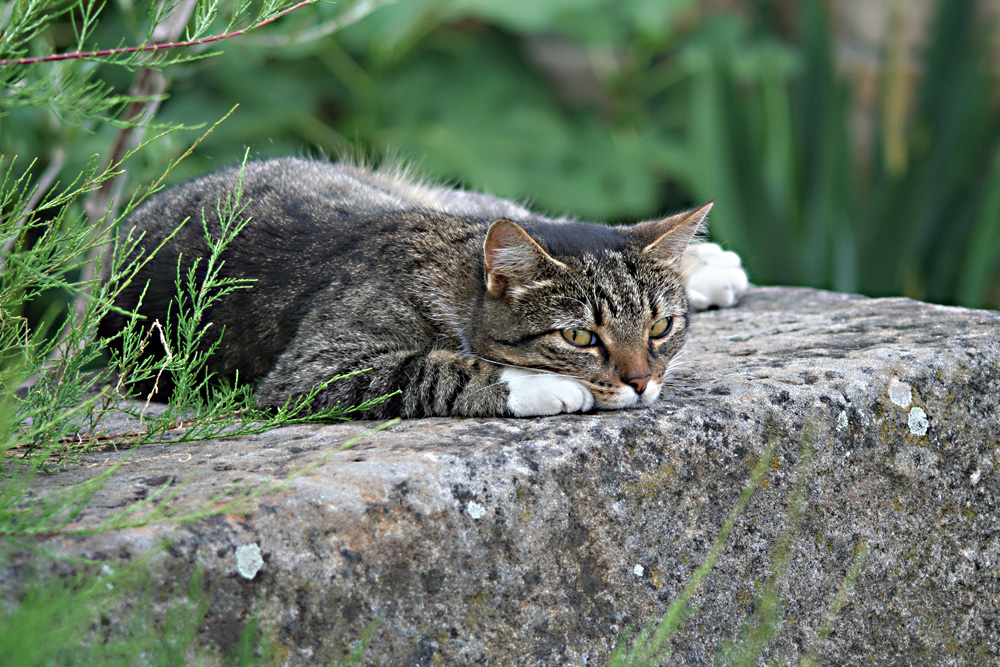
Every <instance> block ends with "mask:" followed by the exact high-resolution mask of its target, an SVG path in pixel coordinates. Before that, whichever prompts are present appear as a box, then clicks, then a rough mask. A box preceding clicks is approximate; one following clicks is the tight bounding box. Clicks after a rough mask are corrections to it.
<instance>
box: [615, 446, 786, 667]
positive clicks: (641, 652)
mask: <svg viewBox="0 0 1000 667" xmlns="http://www.w3.org/2000/svg"><path fill="white" fill-rule="evenodd" d="M777 448H778V441H777V440H772V441H771V442H769V443H768V445H767V447H765V448H764V451H763V452H762V453H761V455H760V459H759V460H758V461H757V464H756V465H755V466H754V469H753V472H751V473H750V479H749V480H748V481H747V483H746V486H744V487H743V490H742V491H741V492H740V495H739V498H737V500H736V504H735V505H734V506H733V508H732V509H731V510H730V511H729V514H728V515H727V516H726V520H725V521H724V522H723V523H722V528H721V529H720V530H719V535H718V537H716V538H715V542H713V543H712V546H711V548H710V549H709V550H708V554H707V556H706V557H705V560H704V561H703V562H702V563H701V565H699V566H698V567H697V568H695V571H694V573H692V575H691V578H690V579H689V580H688V583H687V585H686V586H685V587H684V590H683V591H682V592H681V594H680V596H678V598H677V599H676V600H674V602H673V603H672V604H671V605H670V607H669V608H668V609H667V613H666V614H664V616H663V619H662V620H661V621H660V623H659V624H658V625H657V627H656V630H655V632H653V634H652V637H651V638H650V639H649V640H648V641H643V642H641V644H640V643H639V642H638V641H636V642H633V646H632V649H631V651H630V653H631V654H632V655H633V656H634V658H633V659H632V660H629V661H627V662H625V663H624V664H625V665H656V664H661V663H662V662H663V660H665V659H666V658H667V657H668V655H669V651H667V652H661V650H662V649H663V647H664V645H665V644H666V643H667V642H669V641H670V640H671V639H672V638H673V636H674V635H675V634H676V633H677V631H678V630H679V629H680V625H681V622H682V621H683V620H684V615H685V613H684V612H685V610H686V609H687V607H688V605H689V604H690V602H691V598H692V597H694V594H695V593H696V592H697V591H698V588H699V587H700V586H701V584H702V582H703V581H704V580H705V579H706V578H707V577H708V575H709V573H711V571H712V568H714V567H715V563H716V561H717V560H718V559H719V555H720V554H721V553H722V547H723V546H725V543H726V540H727V539H728V538H729V534H730V533H731V532H732V530H733V528H734V527H735V525H736V521H737V520H738V519H739V517H740V515H741V514H742V513H743V510H744V509H745V508H746V506H747V504H748V503H749V502H750V497H751V496H752V495H753V492H754V491H755V490H756V489H757V487H758V486H760V482H761V480H762V479H763V478H764V475H765V474H766V473H767V469H768V465H769V464H770V462H771V459H772V458H773V457H774V452H775V450H776V449H777ZM637 639H638V638H637ZM614 659H615V658H614V656H612V660H614Z"/></svg>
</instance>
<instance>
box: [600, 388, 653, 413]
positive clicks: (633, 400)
mask: <svg viewBox="0 0 1000 667" xmlns="http://www.w3.org/2000/svg"><path fill="white" fill-rule="evenodd" d="M662 388H663V383H662V382H650V383H649V384H648V385H646V390H645V391H644V392H642V393H641V394H637V393H635V390H634V389H632V387H622V388H620V389H618V390H617V391H615V392H612V393H610V394H607V395H605V396H599V397H598V398H597V407H598V408H599V409H601V410H624V409H627V408H637V407H645V406H647V405H651V404H652V403H653V402H654V401H655V400H656V399H657V398H659V396H660V390H661V389H662Z"/></svg>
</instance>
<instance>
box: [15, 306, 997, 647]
mask: <svg viewBox="0 0 1000 667" xmlns="http://www.w3.org/2000/svg"><path fill="white" fill-rule="evenodd" d="M685 362H686V363H685V365H684V366H683V368H682V369H681V370H680V371H679V373H678V374H677V375H676V377H675V381H674V383H673V386H672V387H668V389H666V390H665V392H664V395H663V397H662V398H661V399H660V401H659V402H658V403H657V404H656V405H655V406H653V408H651V409H648V410H640V411H628V412H618V413H612V412H603V413H594V414H588V415H570V416H559V417H551V418H541V419H528V420H514V419H510V420H505V419H484V420H473V419H428V420H414V421H409V422H404V423H400V424H398V425H396V426H394V427H392V428H391V429H389V430H387V431H384V432H381V433H379V434H377V435H375V436H372V437H370V438H368V439H366V440H364V441H363V442H361V443H359V444H357V445H355V446H354V447H353V448H352V449H349V450H346V451H342V452H337V453H335V454H333V455H332V456H330V458H329V459H327V460H326V461H325V462H323V463H322V464H321V465H319V466H318V467H316V468H315V469H312V470H310V471H308V472H306V473H305V474H302V475H300V476H298V477H295V478H294V479H293V480H292V481H291V482H290V485H289V487H288V488H287V489H286V490H283V491H278V492H275V493H272V494H269V495H267V496H265V497H264V498H262V499H261V501H260V503H259V504H258V505H257V506H256V507H255V509H254V510H253V511H252V512H251V513H250V514H248V515H246V516H238V515H232V516H220V517H215V518H212V519H207V520H203V521H199V522H195V523H193V524H191V525H189V526H188V527H187V528H184V529H166V528H143V529H135V530H125V531H121V532H120V533H117V534H114V535H111V536H105V537H101V538H98V539H81V538H66V537H53V538H49V539H46V540H42V541H41V542H40V544H41V546H42V547H43V548H45V549H49V550H52V551H57V552H61V553H66V554H73V555H83V556H87V557H91V558H99V559H103V560H107V561H111V562H113V561H117V560H119V559H126V560H127V559H130V558H135V557H137V556H139V555H141V554H143V553H145V552H147V551H148V550H149V549H151V548H152V547H153V546H154V545H155V544H156V543H157V542H158V540H159V538H161V537H170V538H171V540H172V542H171V546H170V547H169V549H167V550H165V551H163V552H162V553H159V554H158V555H156V556H155V557H154V559H153V563H154V566H155V568H156V569H157V571H159V572H160V573H161V574H160V576H161V577H162V578H163V579H164V580H165V581H180V582H186V581H187V580H188V577H189V576H190V574H191V572H192V571H193V569H194V568H195V567H196V566H200V567H201V568H202V569H203V570H204V573H205V574H204V578H205V583H206V585H207V586H210V588H211V590H212V603H211V606H210V608H209V611H208V615H207V618H206V621H205V624H204V626H203V629H202V638H203V640H204V641H205V642H211V643H214V644H217V645H220V646H223V647H225V646H227V645H231V644H232V643H233V642H235V641H236V638H237V637H238V635H239V629H240V627H241V624H242V623H243V622H245V621H246V619H247V618H248V616H249V613H250V611H251V610H252V609H253V608H254V607H255V606H256V607H257V608H258V609H260V610H261V611H262V614H263V617H264V618H265V619H268V620H270V621H271V622H273V624H274V625H273V626H272V627H273V628H274V629H275V631H276V633H277V638H278V641H279V643H280V644H281V645H283V646H284V647H286V648H287V649H288V658H289V661H290V663H292V664H295V663H301V664H313V663H322V662H328V661H329V660H331V659H334V658H340V657H342V656H343V655H344V654H345V650H346V649H347V648H348V647H349V645H350V642H351V641H353V640H356V639H357V638H358V637H359V636H360V635H361V633H362V632H363V630H364V628H366V627H367V626H368V624H369V623H371V621H372V620H373V619H375V618H376V617H381V618H382V619H383V622H382V624H381V627H380V629H379V631H378V634H377V635H376V637H375V639H374V641H373V642H372V644H371V647H370V649H369V651H368V654H367V660H368V664H373V665H432V664H447V665H477V664H479V665H564V664H567V665H600V664H604V663H605V662H606V660H607V656H608V653H609V651H610V649H611V647H612V646H613V643H614V641H615V639H616V637H617V635H618V632H619V631H620V629H621V628H622V627H623V626H625V625H626V624H633V625H634V624H637V623H642V622H645V621H647V620H648V619H650V618H654V617H656V618H658V617H659V616H660V615H662V613H663V612H664V611H665V609H666V607H667V605H668V604H669V602H670V601H671V600H673V599H674V598H675V597H676V596H677V595H678V593H679V592H680V591H681V590H682V589H683V587H684V585H685V583H686V582H687V580H688V578H689V576H690V575H691V573H692V571H693V569H694V568H695V567H696V566H697V565H698V564H699V563H701V562H702V560H703V559H704V557H705V555H706V552H707V550H708V548H709V546H710V545H711V543H712V541H713V540H714V539H715V537H716V535H717V534H718V531H719V527H720V525H721V524H722V522H723V519H724V517H725V515H726V513H727V512H728V511H729V509H730V508H731V507H732V505H733V503H734V501H735V499H736V497H737V495H738V494H739V492H740V490H741V489H742V488H743V486H744V484H745V482H746V480H747V479H748V477H749V473H750V470H751V468H752V467H753V465H754V462H755V460H756V459H757V457H758V455H759V454H760V452H761V451H762V450H763V448H764V447H765V446H766V444H767V443H768V441H770V440H772V439H777V440H778V441H779V442H780V446H779V449H778V450H777V455H776V456H775V458H774V459H773V460H772V461H771V465H770V469H769V472H768V476H767V477H766V479H765V481H764V483H763V484H762V486H761V488H760V489H758V491H757V494H756V495H755V496H754V498H753V499H752V501H751V502H750V504H749V506H748V507H747V510H746V511H745V513H744V514H743V516H742V517H741V519H740V520H739V522H738V523H737V525H736V528H735V530H734V531H733V534H732V536H731V537H730V540H729V542H728V543H727V545H726V547H725V549H724V550H723V553H722V556H721V558H720V559H719V562H718V564H717V566H716V568H715V570H714V571H713V573H712V574H711V576H710V577H709V579H708V580H707V581H706V582H705V583H704V585H703V586H702V588H701V589H700V591H699V592H698V594H697V595H696V596H695V599H694V603H695V605H697V607H698V608H699V612H698V613H697V614H696V615H695V616H694V617H693V618H692V619H691V620H690V621H688V623H687V624H686V625H685V627H684V629H683V630H682V631H681V633H680V634H679V635H678V636H677V638H676V640H675V642H674V647H675V650H676V654H675V655H676V658H677V660H676V664H690V665H700V664H710V663H711V662H712V660H713V656H714V654H715V652H716V651H717V650H718V648H719V645H720V642H722V641H723V640H726V639H729V638H733V637H735V636H736V635H737V634H738V632H739V628H740V626H741V623H742V622H743V620H744V619H745V618H746V616H747V614H748V613H750V612H751V611H752V610H753V609H754V606H755V596H756V594H757V591H759V589H760V587H761V585H762V584H763V583H764V582H766V581H767V580H768V578H769V576H770V567H771V562H772V561H771V556H772V553H773V549H774V541H775V537H776V536H777V535H778V534H779V533H780V532H781V531H782V528H783V526H784V518H785V515H786V511H787V507H788V496H789V494H788V492H789V490H790V489H791V488H792V485H793V484H794V483H795V477H796V474H797V473H796V463H797V460H798V459H799V457H800V443H801V441H802V434H803V430H804V429H805V428H806V427H807V425H812V426H814V427H815V429H816V430H818V433H819V435H818V440H817V443H816V453H815V457H814V459H813V464H812V468H811V471H812V474H811V477H810V478H809V480H808V482H807V486H806V489H807V499H808V506H807V508H806V511H805V514H804V515H803V517H802V520H801V522H800V524H799V526H798V528H797V530H796V531H795V532H794V541H793V542H792V560H791V565H790V568H789V570H788V575H787V577H785V579H784V580H783V582H782V590H783V592H784V596H785V606H784V609H783V618H784V620H783V622H782V623H781V626H780V635H779V636H778V638H777V640H776V641H775V642H774V644H773V646H772V648H771V650H770V652H769V654H768V655H769V656H770V657H771V658H775V659H778V660H780V662H781V663H782V664H784V663H785V662H786V661H787V660H791V659H793V658H795V657H796V656H801V655H803V654H804V652H806V651H808V650H809V649H810V647H812V646H813V643H814V642H815V637H816V632H817V629H818V628H819V626H820V625H821V624H822V623H823V621H824V620H825V618H826V609H827V607H828V605H829V602H830V600H831V599H832V598H833V596H834V594H835V592H836V590H837V587H838V586H839V585H840V582H841V580H842V578H843V576H844V574H845V572H846V571H847V568H848V566H849V564H850V562H851V559H852V557H853V554H854V552H855V549H856V548H857V547H858V545H859V544H861V543H862V542H865V543H867V544H868V545H869V547H870V555H869V557H868V561H867V564H866V567H865V569H864V570H863V571H862V573H861V576H860V578H859V580H858V584H857V587H856V588H855V590H854V592H853V594H852V596H851V597H850V598H849V600H848V603H847V604H846V605H845V606H844V608H843V610H842V612H841V614H840V616H839V617H838V619H837V621H836V622H835V624H834V632H833V633H832V634H831V635H830V637H829V638H828V639H827V641H826V642H825V643H824V644H823V645H822V647H821V648H820V650H819V656H820V658H821V660H822V662H823V664H837V665H840V664H862V663H864V664H878V665H895V664H899V665H904V664H905V665H925V664H926V665H932V664H933V665H951V664H954V665H967V664H991V663H993V664H995V663H996V662H997V661H1000V504H998V489H1000V485H998V464H1000V460H998V458H1000V453H998V444H1000V417H998V415H1000V314H998V313H993V312H984V311H972V310H963V309H958V308H945V307H939V306H932V305H927V304H922V303H918V302H914V301H910V300H907V299H866V298H863V297H857V296H846V295H838V294H831V293H825V292H819V291H814V290H805V289H789V288H755V289H752V290H751V292H750V293H749V294H748V295H747V297H746V298H745V300H744V302H743V304H742V305H740V306H739V307H737V308H733V309H730V310H723V311H712V312H708V313H703V314H699V315H697V316H695V319H694V321H693V339H692V341H691V344H690V347H689V350H688V353H687V357H686V358H685ZM370 426H371V424H367V423H360V422H359V423H351V424H339V425H329V426H296V427H288V428H284V429H281V430H278V431H274V432H271V433H269V434H265V435H261V436H255V437H250V438H244V439H239V440H213V441H205V442H199V443H194V444H190V443H187V444H174V445H169V446H162V447H145V448H143V449H141V450H139V451H137V452H135V453H134V454H133V455H132V459H131V460H130V462H129V463H128V464H127V465H125V466H124V467H123V468H122V469H121V470H120V471H119V472H118V473H117V474H116V476H115V477H114V478H113V481H112V482H111V484H110V485H109V486H108V487H107V488H105V489H104V490H103V491H101V492H100V493H99V494H98V496H97V497H96V498H95V500H94V503H93V504H92V506H91V508H90V509H89V510H88V511H87V512H85V514H84V515H83V516H82V517H81V518H80V521H81V522H82V523H85V524H86V523H91V522H95V521H98V520H100V519H101V518H102V517H103V516H107V514H108V513H109V512H110V511H112V509H113V508H115V507H120V506H121V505H122V504H123V503H125V502H128V501H131V500H134V499H137V498H142V497H144V496H145V494H148V493H150V490H151V489H152V488H155V487H157V486H158V485H162V484H163V483H164V482H165V481H166V480H170V479H174V480H178V481H180V480H187V481H186V482H184V483H179V484H178V486H177V487H176V488H177V489H179V490H178V492H177V496H176V498H174V499H173V500H171V501H170V502H171V503H183V502H198V501H204V500H208V499H210V498H212V497H213V496H214V495H215V494H218V493H219V492H221V491H222V490H224V489H226V488H227V487H228V486H229V485H231V484H233V483H259V482H262V481H264V480H266V479H268V478H270V477H271V476H277V477H282V476H284V475H287V474H288V473H289V472H291V471H292V470H294V469H295V468H296V467H298V466H302V465H304V464H308V463H309V462H312V461H316V460H317V458H318V457H319V456H320V455H322V454H323V453H324V452H329V451H330V450H331V448H335V447H337V446H338V445H339V444H340V443H343V442H345V441H346V440H348V439H349V438H351V437H354V436H356V435H358V434H360V433H363V432H364V431H365V429H366V428H369V427H370ZM119 456H121V454H117V453H114V452H109V453H107V454H102V455H94V456H92V457H91V458H90V459H89V462H90V463H92V464H104V463H106V462H107V461H108V460H111V461H113V460H117V457H119ZM99 470H101V467H100V466H99V465H98V466H94V467H89V466H86V465H84V466H74V467H72V468H70V469H67V470H65V471H62V472H60V473H58V474H55V475H51V476H47V477H45V478H43V479H39V480H38V486H39V491H40V492H47V491H48V490H55V489H58V488H64V487H66V486H67V485H69V484H72V483H74V482H78V481H80V480H83V479H86V478H89V477H91V476H93V475H94V474H95V473H96V472H97V471H99ZM258 548H259V553H258V551H257V549H258ZM8 574H9V573H8Z"/></svg>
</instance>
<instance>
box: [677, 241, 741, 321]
mask: <svg viewBox="0 0 1000 667" xmlns="http://www.w3.org/2000/svg"><path fill="white" fill-rule="evenodd" d="M683 271H684V275H685V276H686V280H687V292H688V302H689V303H690V304H691V308H692V309H693V310H708V309H709V308H712V307H713V306H714V307H716V308H727V307H729V306H732V305H733V304H735V303H736V302H737V301H739V299H740V297H741V296H743V293H744V292H746V291H747V286H748V285H749V281H748V280H747V274H746V271H744V270H743V267H742V265H741V263H740V256H739V255H737V254H736V253H735V252H731V251H728V250H723V249H722V248H720V247H719V245H718V244H716V243H693V244H691V245H690V246H688V248H687V250H686V251H684V265H683Z"/></svg>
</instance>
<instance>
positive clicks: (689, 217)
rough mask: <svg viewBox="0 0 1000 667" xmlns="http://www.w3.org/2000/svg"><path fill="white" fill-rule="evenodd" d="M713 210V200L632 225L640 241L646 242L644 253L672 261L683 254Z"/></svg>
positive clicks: (633, 231)
mask: <svg viewBox="0 0 1000 667" xmlns="http://www.w3.org/2000/svg"><path fill="white" fill-rule="evenodd" d="M711 210H712V202H708V203H707V204H705V205H704V206H702V207H701V208H696V209H692V210H690V211H684V212H683V213H678V214H677V215H672V216H670V217H669V218H664V219H663V220H652V221H650V222H640V223H639V224H638V225H635V226H633V227H632V233H633V234H636V235H638V236H639V239H640V242H641V243H643V244H645V245H644V247H643V249H642V252H643V253H645V254H647V255H650V256H652V257H656V258H657V259H660V260H663V261H671V260H673V259H676V258H677V257H680V256H681V254H682V253H683V252H684V250H685V249H686V248H687V247H688V244H689V243H691V239H692V238H694V236H695V234H697V233H698V231H699V230H700V229H701V227H702V225H703V224H704V222H705V216H707V215H708V212H709V211H711Z"/></svg>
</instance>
